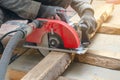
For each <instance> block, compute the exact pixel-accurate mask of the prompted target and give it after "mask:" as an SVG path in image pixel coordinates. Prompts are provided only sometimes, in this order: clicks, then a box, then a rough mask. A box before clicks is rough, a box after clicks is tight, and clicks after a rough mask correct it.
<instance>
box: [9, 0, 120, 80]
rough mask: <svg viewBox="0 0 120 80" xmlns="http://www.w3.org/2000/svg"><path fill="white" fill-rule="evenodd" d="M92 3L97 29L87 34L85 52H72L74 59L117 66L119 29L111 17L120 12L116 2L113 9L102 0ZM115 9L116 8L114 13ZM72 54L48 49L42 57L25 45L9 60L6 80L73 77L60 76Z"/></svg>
mask: <svg viewBox="0 0 120 80" xmlns="http://www.w3.org/2000/svg"><path fill="white" fill-rule="evenodd" d="M101 4H102V6H101ZM103 5H104V6H103ZM93 7H94V9H95V18H96V20H97V23H98V25H97V30H96V32H97V33H96V35H95V33H93V34H92V35H90V36H91V38H92V42H91V45H90V46H89V50H88V51H87V53H86V54H84V55H75V61H78V62H83V63H88V64H91V65H96V66H101V67H105V68H110V69H119V68H120V65H119V63H120V54H119V53H120V49H119V48H120V41H119V40H120V35H118V34H119V31H116V30H119V25H120V24H119V22H118V23H116V21H115V20H116V19H118V16H117V14H119V13H120V11H119V10H118V7H119V5H118V6H115V9H114V11H113V8H114V5H112V4H106V3H105V1H104V0H95V1H94V2H93ZM112 11H113V12H112ZM116 11H118V12H117V13H116ZM119 17H120V16H119ZM71 21H73V22H78V21H79V18H78V15H74V16H73V17H72V18H71ZM118 21H119V19H118ZM111 24H112V25H111ZM109 27H110V28H109ZM108 29H109V30H108ZM111 29H112V30H113V31H112V30H111ZM107 30H108V32H107ZM110 30H111V31H112V32H110ZM114 30H115V31H114ZM116 32H117V33H116ZM103 33H104V34H103ZM113 34H114V35H113ZM93 36H94V37H93ZM18 53H19V52H18ZM72 58H73V55H70V54H68V53H63V52H50V53H49V54H48V55H47V56H46V57H41V56H40V54H39V52H38V51H37V50H34V49H28V50H27V51H26V52H24V54H23V55H22V56H21V57H19V58H18V59H17V60H16V61H14V62H13V63H12V64H10V66H9V69H8V76H9V79H10V80H75V79H69V78H66V77H63V76H61V74H62V73H63V72H64V71H65V70H66V69H67V67H68V66H70V63H71V62H72Z"/></svg>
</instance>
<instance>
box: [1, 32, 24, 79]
mask: <svg viewBox="0 0 120 80" xmlns="http://www.w3.org/2000/svg"><path fill="white" fill-rule="evenodd" d="M23 36H24V34H23V32H21V31H17V33H16V34H15V35H14V36H13V37H12V38H11V39H10V41H9V42H8V44H7V45H6V48H5V50H4V52H3V54H2V57H1V60H0V80H5V75H6V72H7V67H8V64H9V61H10V59H11V56H12V52H13V50H14V49H15V47H16V45H17V43H18V42H19V41H20V40H21V39H22V38H23Z"/></svg>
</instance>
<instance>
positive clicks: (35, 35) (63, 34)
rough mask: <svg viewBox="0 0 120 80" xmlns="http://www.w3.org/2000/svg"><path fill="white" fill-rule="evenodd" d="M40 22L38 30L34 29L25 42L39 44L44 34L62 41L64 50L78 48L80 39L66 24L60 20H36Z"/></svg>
mask: <svg viewBox="0 0 120 80" xmlns="http://www.w3.org/2000/svg"><path fill="white" fill-rule="evenodd" d="M37 20H39V21H41V22H42V24H41V25H40V28H35V29H34V30H33V32H32V33H31V34H29V35H28V36H27V38H26V41H27V42H32V43H37V44H38V43H39V44H40V43H41V42H42V38H43V36H44V35H45V34H47V33H51V34H54V33H55V34H57V35H59V36H60V38H61V40H62V41H63V44H64V48H78V47H79V46H80V42H81V41H80V39H79V36H78V33H77V32H76V31H75V29H74V28H73V27H72V26H70V25H68V24H67V23H65V22H63V21H60V20H51V19H41V18H39V19H37Z"/></svg>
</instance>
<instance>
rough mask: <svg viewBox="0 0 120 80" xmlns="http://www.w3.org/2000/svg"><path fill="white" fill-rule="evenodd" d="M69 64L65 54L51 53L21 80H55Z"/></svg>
mask: <svg viewBox="0 0 120 80" xmlns="http://www.w3.org/2000/svg"><path fill="white" fill-rule="evenodd" d="M70 63H71V57H70V55H69V54H67V53H62V52H51V53H49V54H48V55H47V56H46V57H45V58H44V59H43V60H42V61H41V62H40V63H38V64H37V65H36V66H35V67H34V68H33V69H32V70H30V71H29V72H28V73H27V74H26V75H25V76H24V77H23V78H22V79H21V80H55V79H57V78H58V76H59V75H61V74H62V73H63V72H64V71H65V70H66V68H67V67H68V65H69V64H70Z"/></svg>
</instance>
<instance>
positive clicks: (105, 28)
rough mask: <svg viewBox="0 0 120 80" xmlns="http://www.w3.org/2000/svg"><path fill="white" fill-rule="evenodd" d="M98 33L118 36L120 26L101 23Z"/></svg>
mask: <svg viewBox="0 0 120 80" xmlns="http://www.w3.org/2000/svg"><path fill="white" fill-rule="evenodd" d="M98 33H104V34H114V35H120V24H113V23H103V24H102V26H101V28H100V29H99V30H98Z"/></svg>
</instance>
